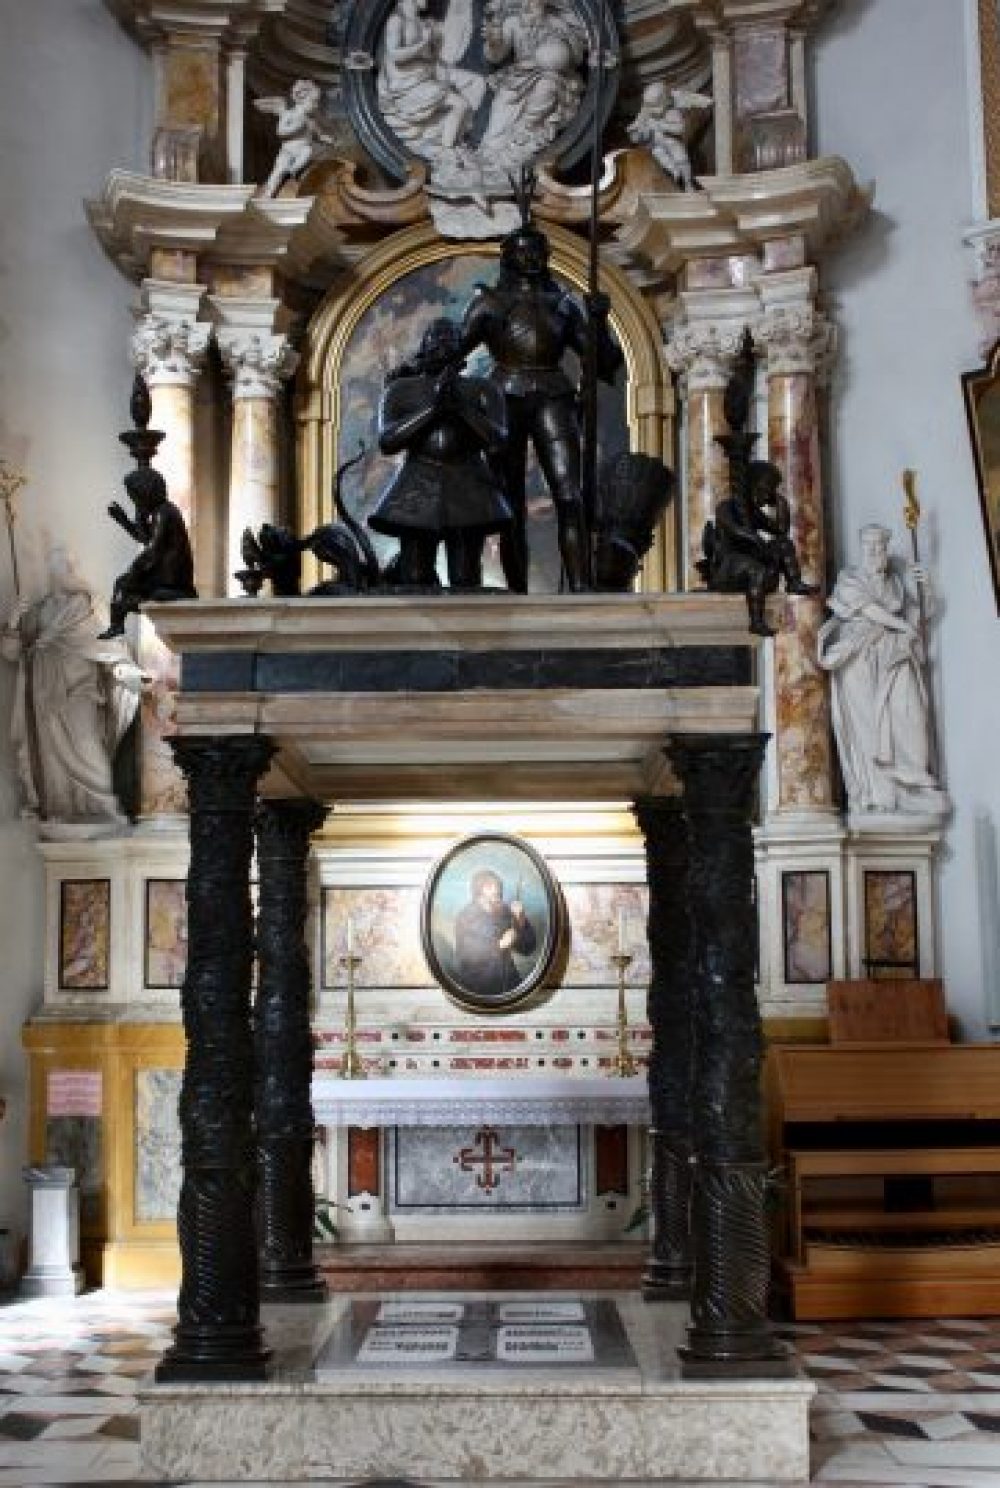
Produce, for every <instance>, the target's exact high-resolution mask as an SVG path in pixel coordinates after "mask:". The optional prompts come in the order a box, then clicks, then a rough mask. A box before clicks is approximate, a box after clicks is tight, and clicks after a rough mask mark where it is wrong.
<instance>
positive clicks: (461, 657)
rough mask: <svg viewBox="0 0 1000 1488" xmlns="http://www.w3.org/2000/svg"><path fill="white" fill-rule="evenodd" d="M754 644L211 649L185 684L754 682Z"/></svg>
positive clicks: (407, 687)
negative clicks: (499, 648) (606, 647)
mask: <svg viewBox="0 0 1000 1488" xmlns="http://www.w3.org/2000/svg"><path fill="white" fill-rule="evenodd" d="M752 682H753V651H752V649H751V648H750V647H749V646H640V647H636V648H635V649H634V650H620V649H617V648H616V649H614V650H600V649H593V650H587V649H583V648H574V649H568V648H567V649H563V650H558V649H556V648H552V649H545V650H535V651H515V650H511V651H490V652H482V651H457V650H455V651H447V650H443V651H317V652H283V651H268V652H257V653H255V652H247V651H211V652H198V653H194V654H191V655H186V656H184V658H183V660H182V665H181V691H182V692H186V693H212V692H268V693H282V692H295V693H302V692H327V693H338V692H368V693H383V692H384V693H395V692H399V693H403V692H409V693H413V692H468V691H475V690H477V689H478V690H487V689H488V690H492V691H498V692H503V691H513V690H515V689H517V690H521V689H524V690H528V691H534V690H539V691H541V690H544V689H548V688H556V687H574V688H593V689H596V690H605V689H607V690H616V689H646V688H664V687H681V688H698V687H748V686H750V685H751V684H752Z"/></svg>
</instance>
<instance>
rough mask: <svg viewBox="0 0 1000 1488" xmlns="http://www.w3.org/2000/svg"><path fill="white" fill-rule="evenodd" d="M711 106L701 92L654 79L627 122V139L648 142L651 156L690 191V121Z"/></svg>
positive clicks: (645, 89) (691, 180)
mask: <svg viewBox="0 0 1000 1488" xmlns="http://www.w3.org/2000/svg"><path fill="white" fill-rule="evenodd" d="M711 107H712V99H711V98H710V97H709V96H708V95H707V94H705V93H690V92H686V91H685V90H684V89H681V88H671V87H670V86H669V84H667V83H665V82H662V81H657V82H652V83H647V84H646V87H645V88H644V89H643V94H642V107H641V108H640V110H639V112H638V114H637V115H636V117H635V118H634V119H633V121H632V123H631V124H630V125H629V129H628V134H629V139H631V140H633V141H634V142H635V143H636V144H637V145H648V146H649V149H650V153H651V154H652V156H653V159H654V160H655V161H656V163H657V165H659V166H660V167H661V168H662V169H663V170H664V171H666V173H667V175H668V176H669V177H670V179H671V180H672V181H673V182H674V184H675V185H677V186H679V187H680V188H681V190H682V191H693V190H694V184H695V183H694V174H693V172H692V169H691V152H690V132H691V120H692V118H693V117H696V116H697V115H699V114H702V113H704V112H706V111H707V110H708V109H710V108H711Z"/></svg>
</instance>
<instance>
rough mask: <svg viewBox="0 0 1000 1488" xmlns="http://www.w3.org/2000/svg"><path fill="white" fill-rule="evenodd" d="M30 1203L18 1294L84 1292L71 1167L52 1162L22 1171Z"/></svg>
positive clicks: (76, 1198) (77, 1203)
mask: <svg viewBox="0 0 1000 1488" xmlns="http://www.w3.org/2000/svg"><path fill="white" fill-rule="evenodd" d="M23 1174H24V1181H25V1183H26V1184H27V1186H28V1192H29V1194H30V1203H31V1238H30V1250H29V1256H28V1269H27V1271H26V1272H25V1274H24V1275H23V1276H22V1278H21V1285H20V1287H19V1288H18V1291H19V1295H20V1296H21V1297H27V1298H31V1297H75V1296H76V1295H77V1294H78V1293H79V1292H82V1291H83V1286H84V1280H83V1268H82V1267H81V1265H80V1190H79V1189H78V1188H77V1186H76V1174H75V1172H74V1171H73V1169H72V1168H64V1167H60V1166H58V1165H57V1164H55V1163H47V1164H41V1165H39V1166H38V1167H32V1168H25V1169H24V1170H23Z"/></svg>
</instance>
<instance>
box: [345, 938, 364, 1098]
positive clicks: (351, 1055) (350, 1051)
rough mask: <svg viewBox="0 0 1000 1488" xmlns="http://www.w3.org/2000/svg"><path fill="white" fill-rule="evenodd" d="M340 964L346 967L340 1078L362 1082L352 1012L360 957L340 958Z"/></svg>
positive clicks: (362, 1068) (356, 1025)
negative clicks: (345, 1010) (345, 1004)
mask: <svg viewBox="0 0 1000 1488" xmlns="http://www.w3.org/2000/svg"><path fill="white" fill-rule="evenodd" d="M340 964H341V966H346V967H347V1017H346V1019H345V1022H344V1038H345V1040H346V1046H345V1048H344V1057H343V1059H341V1061H340V1071H339V1073H340V1078H341V1079H342V1080H364V1079H365V1078H366V1073H365V1067H364V1065H363V1064H362V1062H361V1055H360V1054H359V1053H358V1020H357V1016H356V1013H355V1010H354V977H355V974H356V972H357V969H358V967H359V966H360V965H361V957H360V956H355V955H347V956H342V957H341V958H340Z"/></svg>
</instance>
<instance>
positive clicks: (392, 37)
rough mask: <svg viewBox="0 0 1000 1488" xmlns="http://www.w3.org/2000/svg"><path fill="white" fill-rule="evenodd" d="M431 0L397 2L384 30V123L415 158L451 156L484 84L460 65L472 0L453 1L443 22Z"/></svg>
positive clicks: (470, 22) (468, 38)
mask: <svg viewBox="0 0 1000 1488" xmlns="http://www.w3.org/2000/svg"><path fill="white" fill-rule="evenodd" d="M427 11H428V3H427V0H399V3H398V4H397V5H396V7H395V9H394V10H393V11H392V12H391V14H390V16H389V19H388V21H387V22H386V27H385V36H384V43H383V44H384V52H383V55H382V63H381V66H380V68H379V74H378V100H379V103H380V104H381V106H382V110H383V112H384V114H385V118H386V122H387V123H388V124H389V125H390V127H391V128H392V129H394V130H395V131H396V133H397V134H398V135H399V137H400V139H402V140H405V142H406V143H407V144H408V145H410V146H411V148H413V150H414V151H415V152H416V153H417V154H421V155H428V156H430V157H432V158H435V157H438V156H441V155H445V154H448V153H452V152H454V151H455V149H456V146H457V145H458V144H459V143H460V141H462V140H463V139H465V138H466V137H467V135H468V132H469V128H470V126H471V123H472V119H473V116H474V114H475V111H476V109H478V107H479V105H480V104H481V103H482V101H483V95H484V93H485V90H486V84H485V80H484V79H483V78H481V77H477V76H476V74H475V73H473V72H470V71H469V70H467V69H464V68H462V67H459V66H458V65H457V64H458V63H459V62H460V60H461V59H462V57H464V55H465V53H466V52H467V51H468V48H469V43H470V42H471V40H472V28H473V16H472V4H471V0H451V4H450V5H449V6H448V9H447V11H446V13H445V18H444V20H443V21H435V20H431V19H429V18H428V14H427Z"/></svg>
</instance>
